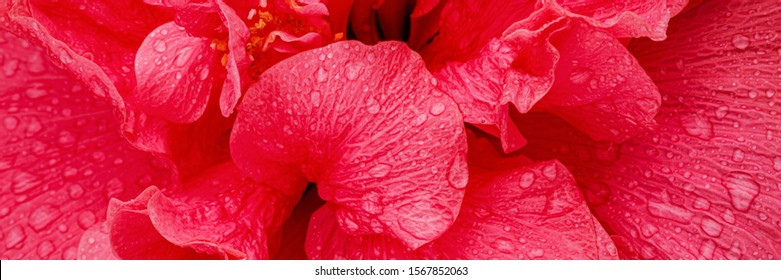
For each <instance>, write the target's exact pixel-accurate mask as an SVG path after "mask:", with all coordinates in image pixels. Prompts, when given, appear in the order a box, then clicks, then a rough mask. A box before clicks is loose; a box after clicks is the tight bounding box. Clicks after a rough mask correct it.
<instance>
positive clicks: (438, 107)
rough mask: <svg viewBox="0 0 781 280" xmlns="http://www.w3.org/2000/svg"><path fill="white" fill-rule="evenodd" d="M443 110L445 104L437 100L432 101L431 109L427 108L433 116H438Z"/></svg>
mask: <svg viewBox="0 0 781 280" xmlns="http://www.w3.org/2000/svg"><path fill="white" fill-rule="evenodd" d="M444 111H445V104H442V102H439V101H437V102H436V103H434V105H431V109H430V110H429V112H430V113H431V114H432V115H434V116H439V115H441V114H442V112H444Z"/></svg>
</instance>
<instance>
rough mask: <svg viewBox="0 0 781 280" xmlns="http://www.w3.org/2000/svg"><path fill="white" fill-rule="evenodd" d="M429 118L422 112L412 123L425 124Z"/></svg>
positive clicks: (416, 124) (415, 124)
mask: <svg viewBox="0 0 781 280" xmlns="http://www.w3.org/2000/svg"><path fill="white" fill-rule="evenodd" d="M427 119H428V117H427V116H426V115H425V114H420V115H418V117H417V118H415V119H414V120H412V125H414V126H419V125H421V124H423V123H424V122H426V120H427Z"/></svg>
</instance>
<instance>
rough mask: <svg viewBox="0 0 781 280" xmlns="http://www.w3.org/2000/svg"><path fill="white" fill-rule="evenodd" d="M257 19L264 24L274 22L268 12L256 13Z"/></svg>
mask: <svg viewBox="0 0 781 280" xmlns="http://www.w3.org/2000/svg"><path fill="white" fill-rule="evenodd" d="M258 17H259V18H260V19H261V20H263V21H265V22H271V21H273V20H274V16H273V15H271V13H269V12H258Z"/></svg>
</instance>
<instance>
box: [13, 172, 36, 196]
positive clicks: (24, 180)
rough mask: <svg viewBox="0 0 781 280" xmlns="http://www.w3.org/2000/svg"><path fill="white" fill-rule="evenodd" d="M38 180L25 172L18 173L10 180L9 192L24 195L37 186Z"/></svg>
mask: <svg viewBox="0 0 781 280" xmlns="http://www.w3.org/2000/svg"><path fill="white" fill-rule="evenodd" d="M38 185H39V182H38V178H37V177H35V176H33V175H32V174H30V173H27V172H23V171H22V172H19V173H16V175H14V177H13V179H11V186H12V188H11V190H12V191H13V193H15V194H22V193H25V192H27V191H29V190H31V189H32V188H34V187H35V186H38Z"/></svg>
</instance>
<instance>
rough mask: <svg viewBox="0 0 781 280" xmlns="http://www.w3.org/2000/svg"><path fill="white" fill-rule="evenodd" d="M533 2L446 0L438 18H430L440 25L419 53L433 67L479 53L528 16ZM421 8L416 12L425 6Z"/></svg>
mask: <svg viewBox="0 0 781 280" xmlns="http://www.w3.org/2000/svg"><path fill="white" fill-rule="evenodd" d="M425 2H434V1H425ZM535 4H536V1H499V0H494V1H473V0H458V1H448V2H447V3H446V4H444V7H443V8H442V11H441V12H440V14H441V15H442V16H441V18H440V20H439V22H433V24H434V25H438V26H439V34H438V35H437V36H436V37H434V39H433V40H432V41H431V44H429V45H427V46H426V47H425V48H423V49H422V50H421V55H422V56H423V58H424V59H425V60H426V63H427V64H428V65H430V66H434V67H435V68H439V67H441V66H443V65H444V64H445V63H447V62H450V61H464V60H466V59H470V58H472V57H475V56H478V55H480V52H481V51H482V50H483V49H484V47H485V46H486V45H488V44H489V43H490V42H491V40H493V39H495V38H500V37H502V33H504V31H505V30H506V29H507V27H509V26H510V25H512V24H513V23H515V22H518V21H521V20H523V19H526V18H527V17H529V15H531V14H532V12H534V11H535V10H536V9H535V7H534V6H535ZM428 5H431V4H426V6H428ZM416 9H418V7H416ZM420 9H421V10H419V11H416V12H419V13H422V12H423V11H425V10H426V9H424V8H422V7H421V8H420ZM432 35H433V34H432Z"/></svg>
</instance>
